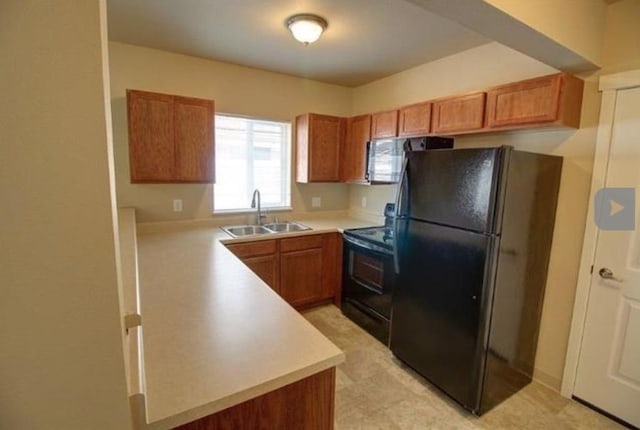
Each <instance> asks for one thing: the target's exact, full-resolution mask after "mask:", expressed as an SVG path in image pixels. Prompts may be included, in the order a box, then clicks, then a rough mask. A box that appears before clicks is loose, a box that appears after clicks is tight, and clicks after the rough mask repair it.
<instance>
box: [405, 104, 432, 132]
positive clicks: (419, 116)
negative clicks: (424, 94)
mask: <svg viewBox="0 0 640 430" xmlns="http://www.w3.org/2000/svg"><path fill="white" fill-rule="evenodd" d="M430 131H431V103H429V102H424V103H417V104H414V105H409V106H404V107H401V108H400V109H399V110H398V136H423V135H425V134H429V132H430Z"/></svg>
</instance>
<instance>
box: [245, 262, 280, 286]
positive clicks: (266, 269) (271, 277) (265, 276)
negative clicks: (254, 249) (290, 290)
mask: <svg viewBox="0 0 640 430" xmlns="http://www.w3.org/2000/svg"><path fill="white" fill-rule="evenodd" d="M242 261H243V262H244V264H246V265H247V267H248V268H249V269H251V270H252V271H253V272H254V273H255V274H256V275H258V276H259V277H260V279H262V280H263V281H264V282H266V284H267V285H269V286H270V287H271V288H273V290H274V291H275V292H280V289H279V286H278V284H279V282H278V257H277V256H276V255H275V254H274V255H264V256H260V257H249V258H244V259H242Z"/></svg>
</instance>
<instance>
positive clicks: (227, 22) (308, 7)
mask: <svg viewBox="0 0 640 430" xmlns="http://www.w3.org/2000/svg"><path fill="white" fill-rule="evenodd" d="M107 7H108V23H109V39H110V40H114V41H119V42H124V43H130V44H134V45H141V46H147V47H151V48H157V49H162V50H166V51H172V52H178V53H182V54H187V55H193V56H197V57H203V58H210V59H215V60H220V61H225V62H229V63H235V64H241V65H245V66H250V67H257V68H261V69H266V70H272V71H277V72H282V73H287V74H291V75H296V76H304V77H307V78H311V79H316V80H319V81H323V82H330V83H335V84H340V85H346V86H357V85H361V84H364V83H367V82H370V81H373V80H375V79H378V78H381V77H384V76H388V75H391V74H393V73H396V72H399V71H401V70H405V69H408V68H410V67H413V66H416V65H419V64H422V63H426V62H428V61H432V60H435V59H437V58H441V57H445V56H447V55H451V54H454V53H456V52H460V51H463V50H465V49H469V48H473V47H475V46H479V45H482V44H484V43H487V42H489V40H488V39H486V38H484V37H483V36H480V35H479V34H477V33H474V32H472V31H470V30H468V29H466V28H465V27H462V26H461V25H460V24H457V23H455V22H453V21H450V20H448V19H446V18H442V17H440V16H438V15H435V14H433V13H431V12H429V11H427V10H425V9H424V8H422V7H419V6H416V5H414V4H412V3H409V2H408V1H406V0H108V1H107ZM295 13H315V14H318V15H320V16H322V17H324V18H325V19H327V21H328V22H329V27H328V28H327V30H326V31H325V33H324V34H323V35H322V37H321V38H320V40H319V41H318V42H316V43H314V44H312V45H309V46H304V45H302V44H301V43H299V42H297V41H296V40H294V39H293V37H291V34H290V33H289V30H288V29H287V28H286V27H285V26H284V21H285V20H286V18H287V17H289V16H290V15H293V14H295Z"/></svg>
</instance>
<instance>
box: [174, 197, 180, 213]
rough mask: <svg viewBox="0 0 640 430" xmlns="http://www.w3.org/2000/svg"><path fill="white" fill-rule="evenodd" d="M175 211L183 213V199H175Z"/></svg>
mask: <svg viewBox="0 0 640 430" xmlns="http://www.w3.org/2000/svg"><path fill="white" fill-rule="evenodd" d="M173 211H174V212H182V199H175V200H174V201H173Z"/></svg>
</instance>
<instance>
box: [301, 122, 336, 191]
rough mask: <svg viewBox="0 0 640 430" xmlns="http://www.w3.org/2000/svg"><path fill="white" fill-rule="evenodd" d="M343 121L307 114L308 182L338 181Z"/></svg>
mask: <svg viewBox="0 0 640 430" xmlns="http://www.w3.org/2000/svg"><path fill="white" fill-rule="evenodd" d="M343 138H344V119H343V118H338V117H335V116H328V115H318V114H309V181H310V182H338V181H340V147H341V143H342V140H343Z"/></svg>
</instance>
